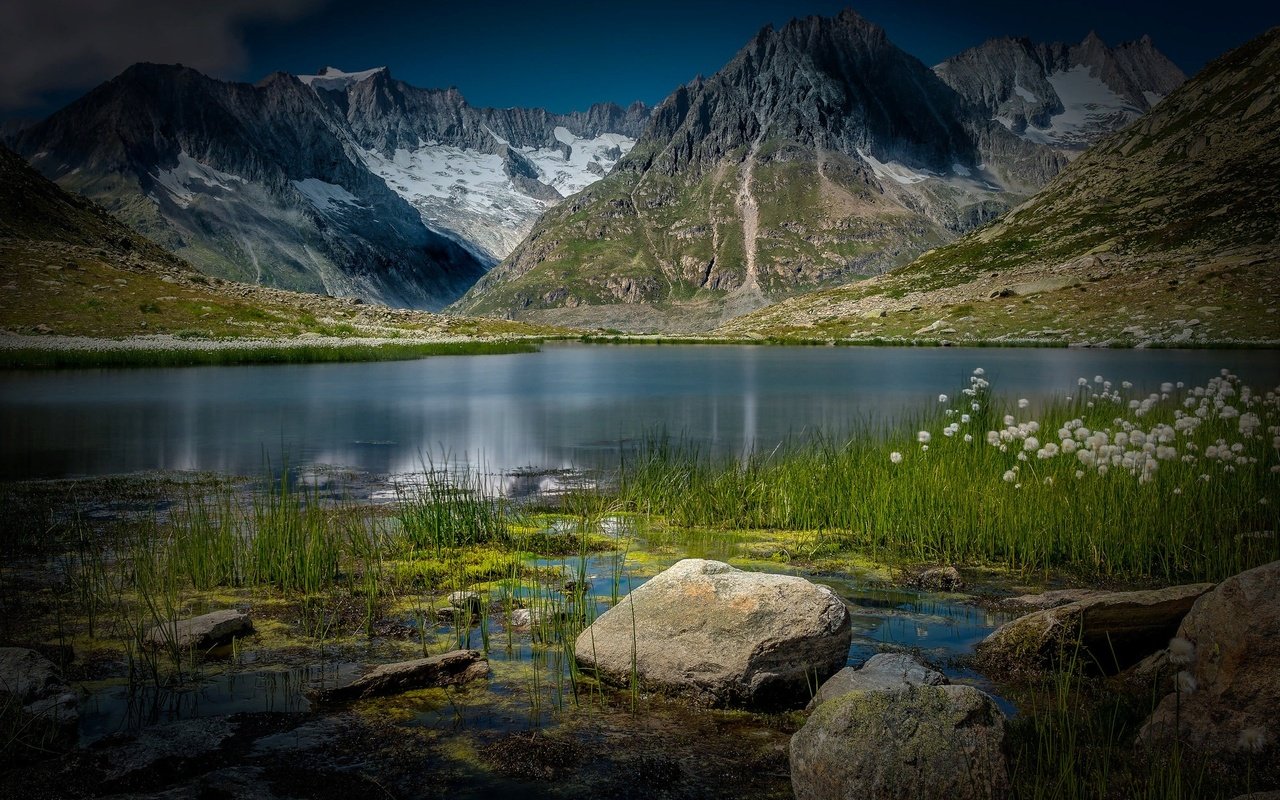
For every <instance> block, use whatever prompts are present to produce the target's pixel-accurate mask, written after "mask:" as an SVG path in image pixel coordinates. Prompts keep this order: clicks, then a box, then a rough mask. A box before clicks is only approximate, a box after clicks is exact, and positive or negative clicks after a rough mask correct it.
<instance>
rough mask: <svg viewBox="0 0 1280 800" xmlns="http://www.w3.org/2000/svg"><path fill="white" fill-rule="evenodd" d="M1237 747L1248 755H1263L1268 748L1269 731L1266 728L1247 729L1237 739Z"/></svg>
mask: <svg viewBox="0 0 1280 800" xmlns="http://www.w3.org/2000/svg"><path fill="white" fill-rule="evenodd" d="M1236 746H1237V747H1239V748H1240V749H1241V750H1243V751H1245V752H1246V753H1261V752H1262V751H1263V750H1265V749H1266V748H1267V731H1266V729H1265V728H1245V729H1244V730H1242V731H1240V738H1238V739H1236Z"/></svg>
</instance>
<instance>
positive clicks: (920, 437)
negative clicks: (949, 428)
mask: <svg viewBox="0 0 1280 800" xmlns="http://www.w3.org/2000/svg"><path fill="white" fill-rule="evenodd" d="M932 438H933V434H931V433H929V432H928V431H920V432H919V433H917V434H916V441H917V442H919V443H920V444H928V443H929V440H930V439H932Z"/></svg>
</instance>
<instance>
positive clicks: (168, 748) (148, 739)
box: [102, 717, 236, 789]
mask: <svg viewBox="0 0 1280 800" xmlns="http://www.w3.org/2000/svg"><path fill="white" fill-rule="evenodd" d="M235 734H236V724H235V723H234V722H232V721H230V720H228V719H227V718H226V717H206V718H199V719H184V720H179V721H176V722H167V723H165V724H163V725H156V726H154V727H150V728H145V729H143V730H142V731H140V732H139V733H138V735H137V736H135V737H134V738H133V739H132V740H131V741H128V742H125V743H123V744H118V745H115V746H110V747H108V748H107V749H106V750H105V751H104V752H103V754H102V758H103V761H104V765H105V766H106V774H105V775H104V776H103V782H104V783H106V784H109V785H111V786H112V787H115V788H117V789H119V788H121V787H126V786H132V785H136V784H142V785H146V784H148V783H150V782H151V781H150V780H148V776H147V773H153V772H156V771H157V770H159V769H160V768H161V766H162V765H163V766H164V767H165V768H167V769H168V770H169V771H173V769H174V767H175V766H177V765H180V764H182V763H185V762H188V761H192V760H200V759H205V758H208V757H209V756H210V755H212V754H213V753H216V752H218V751H219V750H221V749H222V748H223V746H224V745H226V744H227V742H229V741H230V740H231V738H232V737H233V736H235Z"/></svg>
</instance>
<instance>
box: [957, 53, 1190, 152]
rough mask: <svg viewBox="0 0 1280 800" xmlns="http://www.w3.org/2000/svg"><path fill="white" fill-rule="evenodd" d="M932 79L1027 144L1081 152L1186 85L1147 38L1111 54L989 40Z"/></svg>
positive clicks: (1183, 78) (1179, 71)
mask: <svg viewBox="0 0 1280 800" xmlns="http://www.w3.org/2000/svg"><path fill="white" fill-rule="evenodd" d="M934 72H936V73H937V74H938V77H940V78H942V80H943V81H945V82H946V84H947V85H948V86H950V87H951V88H953V89H955V90H956V91H957V92H959V93H960V94H961V95H962V96H963V97H964V98H965V99H967V100H969V101H970V102H973V103H976V104H979V105H981V106H982V107H984V108H986V109H987V112H988V114H990V116H991V118H992V119H995V120H996V121H998V122H1000V123H1001V124H1002V125H1004V126H1005V127H1006V128H1008V129H1009V130H1011V131H1012V132H1014V133H1016V134H1017V135H1019V136H1021V137H1022V138H1024V139H1027V140H1029V141H1034V142H1039V143H1041V144H1049V145H1053V146H1055V147H1059V148H1062V149H1063V150H1065V151H1068V152H1072V153H1075V152H1079V151H1082V150H1083V149H1084V148H1086V147H1088V146H1089V145H1091V144H1093V143H1094V142H1096V141H1098V140H1099V139H1102V138H1103V137H1105V136H1107V135H1109V134H1111V133H1114V132H1115V131H1118V130H1120V129H1121V128H1123V127H1125V126H1126V125H1128V124H1129V123H1131V122H1133V120H1135V119H1137V118H1138V117H1139V116H1141V115H1142V114H1143V113H1145V112H1147V111H1149V110H1150V109H1151V108H1152V107H1153V106H1154V105H1155V104H1156V103H1158V102H1159V101H1160V100H1161V99H1163V98H1164V97H1165V96H1166V95H1168V94H1169V93H1170V92H1172V91H1173V90H1174V89H1177V88H1178V87H1179V86H1181V85H1182V83H1183V82H1184V81H1185V80H1186V76H1185V75H1183V74H1182V70H1180V69H1178V67H1177V65H1175V64H1174V63H1173V62H1172V61H1170V60H1169V59H1168V58H1166V57H1165V56H1164V54H1162V53H1161V52H1160V51H1159V50H1157V49H1156V47H1155V45H1154V44H1153V43H1152V41H1151V39H1150V38H1149V37H1146V36H1144V37H1142V39H1140V40H1139V41H1136V42H1125V43H1123V44H1120V45H1119V46H1117V47H1115V48H1110V47H1107V45H1106V44H1105V43H1104V42H1103V41H1102V40H1101V39H1100V38H1098V36H1097V34H1095V33H1090V34H1089V35H1088V36H1087V37H1085V39H1084V41H1082V42H1081V43H1080V44H1078V45H1065V44H1057V43H1055V44H1033V43H1032V42H1030V41H1028V40H1027V39H1014V38H1003V39H992V40H990V41H987V42H984V43H983V44H981V45H979V46H978V47H975V48H972V49H970V50H966V51H965V52H963V53H960V54H959V55H957V56H955V57H953V58H949V59H947V60H946V61H944V62H943V63H941V64H939V65H938V66H936V67H934Z"/></svg>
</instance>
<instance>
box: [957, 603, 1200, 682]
mask: <svg viewBox="0 0 1280 800" xmlns="http://www.w3.org/2000/svg"><path fill="white" fill-rule="evenodd" d="M1212 588H1213V584H1211V583H1198V584H1194V585H1190V586H1170V587H1167V588H1164V589H1152V590H1149V591H1138V592H1108V593H1106V594H1101V595H1094V596H1091V597H1086V598H1085V599H1083V600H1078V601H1076V602H1074V603H1067V604H1066V605H1063V606H1058V607H1056V608H1048V609H1045V610H1043V611H1036V612H1034V613H1031V614H1027V615H1026V616H1024V617H1018V618H1017V619H1015V620H1014V621H1012V622H1009V623H1007V624H1005V625H1002V626H1001V627H1000V628H998V629H996V630H995V631H994V632H993V633H992V634H991V635H990V636H988V637H987V638H986V639H985V640H983V642H982V643H981V644H979V645H978V653H979V655H980V656H982V657H983V659H984V660H985V661H986V662H987V663H988V664H989V665H991V666H992V667H995V668H999V669H1019V668H1024V667H1042V666H1044V665H1046V664H1048V663H1049V662H1051V661H1053V660H1054V659H1056V658H1059V657H1061V656H1064V655H1065V656H1066V657H1067V658H1071V657H1072V656H1073V655H1075V650H1076V645H1077V644H1079V645H1080V646H1081V647H1082V648H1083V650H1084V652H1081V653H1080V654H1079V655H1080V658H1082V659H1088V660H1090V661H1092V663H1094V664H1095V665H1097V666H1099V667H1100V668H1101V669H1102V670H1103V671H1106V672H1114V671H1118V670H1120V669H1123V668H1124V667H1127V666H1129V665H1131V664H1134V663H1136V662H1138V661H1140V660H1141V659H1143V658H1144V657H1146V656H1148V655H1150V654H1151V653H1154V652H1156V651H1157V650H1159V649H1160V648H1161V647H1163V646H1164V645H1165V643H1167V642H1168V641H1169V637H1171V636H1173V635H1174V633H1175V632H1176V631H1177V629H1178V625H1179V623H1181V622H1182V618H1183V617H1184V616H1185V615H1186V613H1187V612H1188V611H1190V610H1191V606H1192V604H1193V603H1195V601H1196V598H1198V597H1200V596H1201V595H1203V594H1204V593H1205V592H1207V591H1209V590H1210V589H1212Z"/></svg>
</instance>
